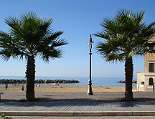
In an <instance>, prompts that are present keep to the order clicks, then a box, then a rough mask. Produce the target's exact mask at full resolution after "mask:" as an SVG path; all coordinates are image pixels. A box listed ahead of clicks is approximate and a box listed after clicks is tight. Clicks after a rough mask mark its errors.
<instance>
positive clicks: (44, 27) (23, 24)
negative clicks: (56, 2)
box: [0, 13, 66, 61]
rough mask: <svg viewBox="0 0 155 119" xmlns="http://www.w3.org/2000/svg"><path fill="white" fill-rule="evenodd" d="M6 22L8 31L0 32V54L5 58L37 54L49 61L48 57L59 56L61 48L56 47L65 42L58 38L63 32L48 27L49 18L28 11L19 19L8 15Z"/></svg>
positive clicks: (50, 21) (49, 23)
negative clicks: (53, 30)
mask: <svg viewBox="0 0 155 119" xmlns="http://www.w3.org/2000/svg"><path fill="white" fill-rule="evenodd" d="M6 23H7V24H8V25H9V27H10V31H9V33H5V32H0V46H1V51H0V54H1V55H3V56H4V57H5V58H9V57H10V56H13V57H19V58H23V57H24V56H25V57H27V56H32V55H33V56H37V55H39V56H41V57H42V58H43V60H45V61H49V58H57V57H60V56H61V50H59V49H57V48H58V47H59V46H62V45H65V44H66V42H65V41H64V40H61V39H59V36H60V35H61V34H62V33H63V32H61V31H58V32H52V30H51V29H50V25H51V23H52V20H51V19H44V20H42V19H40V18H39V17H37V16H36V15H35V14H34V13H28V14H26V15H24V16H22V17H21V18H20V19H18V18H15V17H9V18H7V19H6Z"/></svg>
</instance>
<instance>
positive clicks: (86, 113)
mask: <svg viewBox="0 0 155 119" xmlns="http://www.w3.org/2000/svg"><path fill="white" fill-rule="evenodd" d="M0 114H4V115H5V116H63V117H64V116H67V117H73V116H155V111H0Z"/></svg>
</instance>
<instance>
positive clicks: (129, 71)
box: [125, 57, 133, 101]
mask: <svg viewBox="0 0 155 119" xmlns="http://www.w3.org/2000/svg"><path fill="white" fill-rule="evenodd" d="M132 79H133V62H132V57H129V58H126V61H125V100H126V101H132V100H133V92H132Z"/></svg>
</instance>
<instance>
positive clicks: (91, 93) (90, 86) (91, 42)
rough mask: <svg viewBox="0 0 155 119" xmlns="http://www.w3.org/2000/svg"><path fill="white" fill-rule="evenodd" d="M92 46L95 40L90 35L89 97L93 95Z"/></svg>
mask: <svg viewBox="0 0 155 119" xmlns="http://www.w3.org/2000/svg"><path fill="white" fill-rule="evenodd" d="M92 44H93V39H92V37H91V35H90V39H89V63H90V64H89V80H88V92H87V93H88V95H93V91H92V76H91V56H92Z"/></svg>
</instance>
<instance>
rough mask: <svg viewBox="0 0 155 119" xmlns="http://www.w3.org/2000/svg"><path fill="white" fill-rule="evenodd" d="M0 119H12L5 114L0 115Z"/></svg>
mask: <svg viewBox="0 0 155 119" xmlns="http://www.w3.org/2000/svg"><path fill="white" fill-rule="evenodd" d="M0 119H12V118H11V117H6V116H5V115H4V113H2V114H0Z"/></svg>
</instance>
